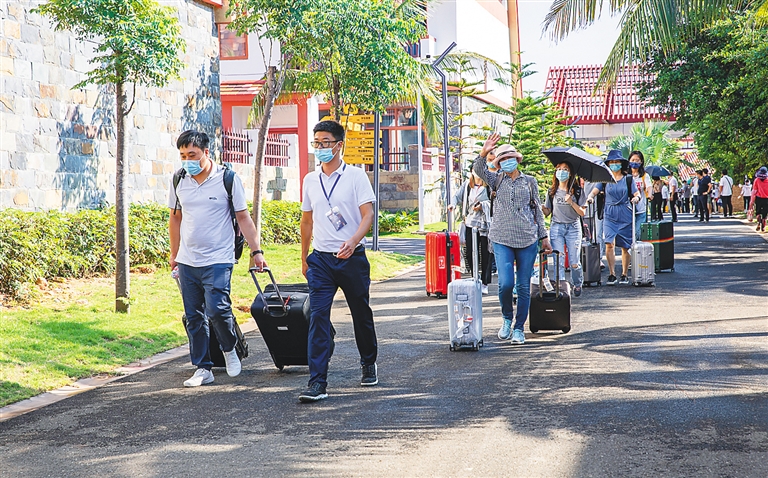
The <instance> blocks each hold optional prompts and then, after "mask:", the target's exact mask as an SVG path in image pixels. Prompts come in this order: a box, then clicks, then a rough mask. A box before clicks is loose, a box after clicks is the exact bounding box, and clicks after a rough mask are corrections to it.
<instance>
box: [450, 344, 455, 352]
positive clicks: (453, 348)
mask: <svg viewBox="0 0 768 478" xmlns="http://www.w3.org/2000/svg"><path fill="white" fill-rule="evenodd" d="M448 349H449V350H450V351H451V352H455V351H456V347H454V346H453V344H450V345H449V346H448Z"/></svg>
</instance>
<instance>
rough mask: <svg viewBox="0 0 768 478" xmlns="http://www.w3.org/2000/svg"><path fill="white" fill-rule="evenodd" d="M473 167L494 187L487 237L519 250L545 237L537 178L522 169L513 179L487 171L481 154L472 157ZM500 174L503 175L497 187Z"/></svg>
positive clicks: (545, 230)
mask: <svg viewBox="0 0 768 478" xmlns="http://www.w3.org/2000/svg"><path fill="white" fill-rule="evenodd" d="M473 170H474V172H475V174H477V175H478V176H480V177H481V178H484V179H485V182H486V183H487V184H488V185H489V186H491V190H493V189H494V187H495V188H496V199H494V201H493V219H492V221H491V230H490V231H489V233H488V239H490V240H491V241H493V242H495V243H498V244H503V245H505V246H508V247H513V248H515V249H522V248H524V247H528V246H530V245H531V244H533V243H534V242H536V241H538V240H539V239H545V238H547V228H546V227H545V225H544V213H542V211H541V201H540V200H539V185H538V183H537V182H536V178H533V177H531V176H527V175H525V174H523V173H522V172H521V173H520V176H518V177H517V178H516V179H514V180H513V179H512V178H510V177H509V176H507V175H506V174H504V173H502V172H499V173H494V172H491V171H489V170H488V165H487V164H486V163H485V158H482V157H480V156H478V157H477V159H475V164H474V166H473ZM499 174H501V175H503V176H502V177H501V182H500V183H499V184H498V187H496V183H497V178H498V177H499V176H498V175H499ZM532 202H533V205H532V204H531V203H532Z"/></svg>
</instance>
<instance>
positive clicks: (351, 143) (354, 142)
mask: <svg viewBox="0 0 768 478" xmlns="http://www.w3.org/2000/svg"><path fill="white" fill-rule="evenodd" d="M344 144H346V145H347V147H348V148H373V145H374V140H373V139H356V138H349V139H348V140H346V141H345V142H344Z"/></svg>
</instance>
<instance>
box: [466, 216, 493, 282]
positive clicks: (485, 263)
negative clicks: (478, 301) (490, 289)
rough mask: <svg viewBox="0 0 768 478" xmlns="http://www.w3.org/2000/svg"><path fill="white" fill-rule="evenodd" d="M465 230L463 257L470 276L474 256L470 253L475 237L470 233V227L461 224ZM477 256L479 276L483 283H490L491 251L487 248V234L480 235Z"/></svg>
mask: <svg viewBox="0 0 768 478" xmlns="http://www.w3.org/2000/svg"><path fill="white" fill-rule="evenodd" d="M463 227H464V228H465V229H466V230H465V231H464V232H466V238H467V239H466V251H465V253H464V254H465V259H466V263H467V271H469V274H470V277H471V276H472V270H473V269H472V268H473V267H474V266H475V265H474V258H473V257H474V256H473V254H472V247H474V242H475V237H474V234H473V233H472V228H471V227H467V226H463ZM478 257H479V258H480V269H479V272H480V273H479V274H478V275H479V276H480V280H482V281H483V285H488V284H490V283H491V251H490V250H488V236H480V250H479V251H478Z"/></svg>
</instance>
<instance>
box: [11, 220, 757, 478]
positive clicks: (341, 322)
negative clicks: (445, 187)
mask: <svg viewBox="0 0 768 478" xmlns="http://www.w3.org/2000/svg"><path fill="white" fill-rule="evenodd" d="M689 217H690V216H687V215H684V219H683V220H682V222H680V223H678V224H677V225H676V226H677V228H676V252H677V255H676V272H675V273H666V274H660V275H659V276H658V286H657V287H655V288H652V289H638V288H633V287H630V286H622V287H606V286H603V287H601V288H596V289H586V290H585V292H584V294H583V295H582V297H581V298H579V299H576V300H575V303H574V307H573V324H572V325H573V329H572V331H571V332H570V333H569V334H565V335H562V334H557V333H555V334H547V333H540V334H530V333H528V334H527V339H526V340H527V342H526V344H525V345H524V346H511V345H509V344H508V343H506V342H502V341H500V340H497V339H496V338H495V332H496V330H497V329H498V327H499V325H500V324H501V319H500V317H499V308H498V303H497V301H496V299H495V298H494V297H493V296H489V297H486V298H485V309H484V314H485V317H486V322H485V338H486V347H484V348H483V349H482V350H481V351H479V352H471V351H467V352H450V351H449V350H448V343H447V338H446V335H447V332H446V330H447V324H446V320H447V319H446V305H445V300H439V299H435V298H427V297H426V295H425V293H424V273H423V270H419V271H416V272H413V273H411V274H409V275H406V276H403V277H400V278H397V279H394V280H391V281H387V282H384V283H380V284H376V285H374V286H373V288H372V296H373V298H372V304H373V307H374V309H375V316H376V320H377V327H378V329H377V330H378V334H379V340H380V359H379V371H380V380H381V383H380V385H379V386H377V387H374V388H372V389H364V388H361V387H359V375H360V373H359V366H358V365H357V364H358V357H357V351H356V348H355V344H354V339H353V333H352V326H351V322H350V318H349V316H348V313H347V311H346V309H345V308H344V307H343V305H344V304H343V301H337V303H336V304H335V306H336V307H337V308H336V309H335V311H334V323H335V325H336V328H337V329H338V331H339V335H338V337H337V348H336V354H335V355H334V358H333V360H332V362H331V370H330V377H329V380H330V386H329V393H330V398H329V399H328V400H326V401H324V402H321V403H318V404H311V405H302V404H299V403H297V400H296V396H297V394H298V392H299V391H300V390H301V389H302V387H303V386H304V385H305V383H306V380H307V371H306V368H303V367H290V368H288V369H286V372H283V373H280V372H278V371H277V370H276V369H275V368H274V366H273V365H272V363H271V361H270V360H269V359H268V354H267V352H266V347H265V346H264V343H263V341H262V340H261V338H260V337H259V336H258V333H251V334H249V339H250V340H249V342H250V345H251V351H252V356H251V357H249V358H248V359H247V360H246V361H245V362H244V370H243V373H242V374H241V375H240V376H239V377H236V378H229V377H227V376H226V374H225V373H223V371H221V372H217V375H216V382H215V383H214V384H212V385H210V386H204V387H201V388H199V389H184V388H182V387H181V386H180V385H181V382H182V381H183V380H184V379H186V378H187V377H188V376H189V375H190V373H191V371H192V370H191V369H190V366H189V364H188V363H187V361H186V360H184V359H179V360H175V361H172V362H169V363H167V364H164V365H160V366H157V367H155V368H152V369H150V370H146V371H143V372H141V373H138V374H135V375H132V376H130V377H127V378H125V379H123V380H119V381H117V382H113V383H111V384H108V385H106V386H104V387H101V388H98V389H96V390H92V391H89V392H86V393H82V394H80V395H77V396H75V397H73V398H70V399H67V400H64V401H61V402H59V403H56V404H54V405H51V406H49V407H46V408H43V409H40V410H38V411H35V412H32V413H29V414H27V415H23V416H20V417H17V418H14V419H12V420H9V421H6V422H2V423H0V470H2V476H25V477H26V476H29V477H37V476H86V475H87V476H91V475H96V474H98V475H105V476H151V477H155V476H157V477H167V476H201V477H203V476H205V477H209V476H226V477H232V476H297V475H298V476H309V475H311V476H387V477H393V476H396V477H399V476H409V477H410V476H467V475H475V476H524V477H529V476H546V477H553V476H585V477H586V476H600V477H603V476H616V477H626V476H653V477H655V476H696V477H708V476H713V477H714V476H717V477H723V476H733V477H752V476H754V477H764V476H768V305H767V304H768V302H766V300H767V299H766V298H767V297H768V255H767V254H766V252H768V244H766V241H765V240H763V238H762V237H760V236H759V235H757V234H755V233H754V232H753V231H751V230H750V229H749V228H748V227H747V226H745V225H743V224H741V223H740V222H738V221H736V220H722V219H718V220H713V221H712V222H710V223H709V225H700V224H699V223H693V222H692V221H691V220H690V219H689ZM491 291H492V292H495V291H496V287H495V286H492V287H491Z"/></svg>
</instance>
